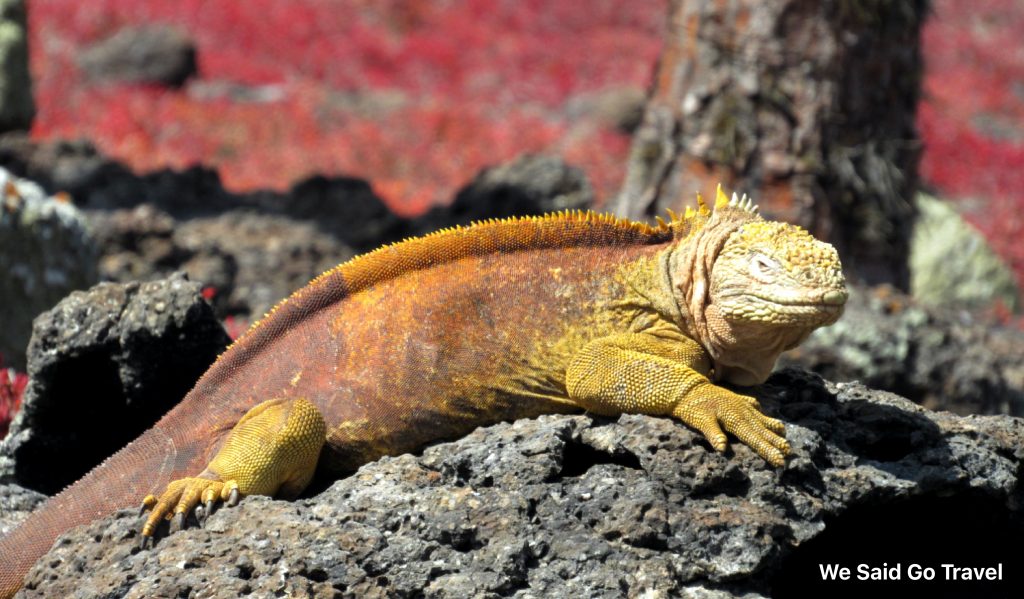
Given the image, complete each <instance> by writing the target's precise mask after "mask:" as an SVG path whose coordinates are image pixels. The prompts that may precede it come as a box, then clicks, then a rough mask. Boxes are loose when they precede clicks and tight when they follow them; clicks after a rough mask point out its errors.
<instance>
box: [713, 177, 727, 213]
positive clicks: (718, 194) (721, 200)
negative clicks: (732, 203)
mask: <svg viewBox="0 0 1024 599" xmlns="http://www.w3.org/2000/svg"><path fill="white" fill-rule="evenodd" d="M728 205H729V197H728V196H726V195H725V192H724V191H722V184H721V183H719V184H718V187H717V188H716V189H715V210H719V209H722V208H725V207H727V206H728Z"/></svg>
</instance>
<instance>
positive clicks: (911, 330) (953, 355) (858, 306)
mask: <svg viewBox="0 0 1024 599" xmlns="http://www.w3.org/2000/svg"><path fill="white" fill-rule="evenodd" d="M1021 356H1024V332H1021V331H1019V330H1016V329H1011V328H1006V327H997V326H992V325H991V324H990V323H986V322H983V321H981V320H978V319H976V318H974V317H972V316H971V315H970V314H969V313H967V312H964V311H957V310H943V309H939V308H929V307H925V306H921V305H920V304H918V303H916V302H914V300H912V299H911V298H909V297H907V296H906V295H904V294H902V293H900V292H898V291H895V290H893V289H892V288H888V287H880V288H876V289H864V288H861V287H857V288H853V289H851V295H850V299H849V301H847V303H846V312H845V313H844V314H843V317H842V318H841V319H840V320H839V322H837V323H836V324H834V325H832V326H830V327H826V328H823V329H818V330H817V331H815V332H814V333H813V334H812V335H811V337H810V338H809V339H808V340H807V341H805V342H804V343H803V344H801V345H800V346H799V347H798V348H796V349H795V350H793V351H791V352H788V353H786V354H783V356H782V359H781V360H780V361H779V363H780V365H782V366H785V365H799V366H802V367H804V368H809V369H811V370H813V371H815V372H817V373H818V374H820V375H822V376H823V377H825V378H827V379H829V380H834V381H852V380H859V381H861V382H863V383H864V384H865V385H868V386H869V387H872V388H875V389H885V390H887V391H892V392H894V393H897V394H899V395H902V396H903V397H907V398H909V399H911V400H913V401H915V402H917V403H920V404H923V405H925V406H926V407H929V408H932V409H936V410H950V411H952V412H956V413H958V414H1012V415H1015V416H1022V415H1024V360H1022V359H1021Z"/></svg>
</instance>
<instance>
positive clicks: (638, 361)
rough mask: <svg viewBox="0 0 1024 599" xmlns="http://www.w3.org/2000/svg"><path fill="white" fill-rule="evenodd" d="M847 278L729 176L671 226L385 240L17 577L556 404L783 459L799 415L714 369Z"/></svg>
mask: <svg viewBox="0 0 1024 599" xmlns="http://www.w3.org/2000/svg"><path fill="white" fill-rule="evenodd" d="M846 297H847V292H846V288H845V283H844V280H843V275H842V271H841V267H840V264H839V259H838V257H837V255H836V252H835V250H834V249H833V248H832V247H831V246H830V245H828V244H826V243H822V242H820V241H817V240H815V239H814V238H813V237H812V236H811V235H810V234H808V233H807V232H806V231H804V230H802V229H800V228H798V227H795V226H792V225H788V224H784V223H778V222H771V221H766V220H764V219H762V218H761V217H760V216H759V215H758V214H757V211H756V207H755V206H753V204H752V202H751V201H750V200H748V199H746V197H745V196H744V197H743V198H737V197H736V196H735V195H734V196H733V197H732V200H731V201H730V200H729V199H727V198H726V196H725V195H724V194H723V193H722V192H721V189H719V191H718V194H717V199H716V202H715V209H714V211H711V210H709V209H708V208H707V207H706V206H705V205H704V203H703V201H702V200H701V199H700V197H699V196H698V209H696V210H694V209H688V210H687V211H686V214H685V215H683V216H682V217H676V216H675V215H672V218H671V221H670V222H668V223H666V222H663V221H660V220H659V223H658V226H656V227H652V226H648V225H644V224H639V223H633V222H628V221H624V220H620V219H616V218H615V217H612V216H605V215H597V214H594V213H589V212H587V213H565V214H557V215H549V216H543V217H530V218H518V219H508V220H497V221H488V222H484V223H479V224H476V225H473V226H470V227H466V228H461V227H456V228H454V229H448V230H445V231H441V232H438V233H434V234H431V235H427V236H425V237H421V238H416V239H410V240H407V241H403V242H401V243H397V244H393V245H389V246H385V247H382V248H380V249H378V250H376V251H373V252H370V253H369V254H366V255H363V256H360V257H357V258H355V259H353V260H351V261H349V262H346V263H344V264H342V265H340V266H338V267H336V268H334V269H332V270H330V271H328V272H326V273H324V274H323V275H321V276H320V277H318V278H317V279H315V280H314V281H313V282H311V283H310V284H309V285H307V286H306V287H304V288H302V289H300V290H299V291H297V292H295V293H294V294H293V295H292V296H291V297H290V298H288V299H287V300H285V301H284V302H282V303H281V304H279V305H278V306H277V307H276V308H275V309H274V310H272V311H271V312H270V314H268V315H267V316H266V317H265V318H264V319H263V320H262V321H260V322H259V323H257V324H256V325H254V326H253V327H252V329H250V331H249V332H248V333H247V334H246V335H244V336H243V337H242V338H240V339H239V340H238V341H237V342H236V343H235V344H234V345H232V346H231V347H230V348H229V349H228V350H227V351H226V352H225V353H224V354H223V355H222V356H221V357H220V358H219V359H218V360H217V361H216V363H214V364H213V366H211V367H210V369H209V370H208V371H207V372H206V373H205V374H204V375H203V376H202V378H201V379H200V380H199V381H198V382H197V383H196V385H195V387H194V388H193V389H192V391H191V392H189V394H188V395H187V396H186V397H185V398H184V399H183V400H182V402H181V403H180V404H179V405H178V406H177V407H176V408H174V409H173V410H172V411H171V412H170V413H168V414H167V415H166V416H165V417H164V418H163V419H162V420H160V422H158V423H157V424H156V425H155V426H154V427H153V428H152V429H150V430H149V431H147V432H146V433H145V434H143V435H142V436H141V437H139V438H138V439H137V440H135V441H134V442H132V443H131V444H129V445H128V446H127V447H125V448H124V449H122V450H121V451H120V452H118V453H117V454H115V455H114V456H113V457H111V458H109V459H108V460H107V461H105V462H104V463H103V464H102V465H100V466H98V467H97V468H95V469H94V470H92V471H91V472H90V473H88V474H87V475H86V476H85V477H83V478H82V479H81V480H79V481H78V482H77V483H75V484H73V485H72V486H70V487H68V488H67V489H66V490H65V491H63V492H62V493H60V494H58V495H57V496H55V497H53V498H52V499H50V500H49V501H48V502H46V503H45V504H44V505H43V506H42V507H40V508H39V509H38V510H37V511H36V512H34V513H33V514H32V515H31V516H30V517H29V518H28V519H27V520H26V521H25V522H24V523H23V524H22V525H21V527H20V528H18V529H15V530H14V531H13V532H12V533H11V534H10V535H8V536H7V537H5V538H4V539H2V540H0V596H3V597H6V596H8V595H10V594H12V593H13V592H14V591H15V590H16V589H18V588H19V587H20V585H21V581H22V578H23V576H24V574H25V572H26V571H27V570H28V568H29V567H30V566H31V565H32V563H33V562H34V561H35V560H36V559H38V557H39V556H40V555H42V554H43V553H44V552H45V551H46V550H47V549H48V548H49V547H50V545H51V544H52V543H53V541H54V539H55V538H56V537H57V535H59V534H60V533H62V532H64V531H65V530H67V529H68V528H70V527H72V526H74V525H76V524H80V523H83V522H87V521H90V520H92V519H94V518H97V517H99V516H102V515H105V514H108V513H110V512H112V511H114V510H116V509H118V508H123V507H127V506H131V505H138V503H139V502H140V501H143V503H144V507H149V508H151V510H152V511H151V512H150V515H149V518H148V520H147V522H146V524H145V526H144V528H143V530H142V539H143V542H144V543H145V540H146V539H150V538H151V536H152V534H153V533H154V532H155V530H156V528H157V526H158V525H159V524H160V523H161V522H163V521H164V520H165V519H166V518H171V516H172V514H175V515H176V516H174V518H173V519H174V520H176V521H177V522H176V524H177V525H181V523H182V521H183V520H184V516H185V514H187V513H189V512H190V511H191V510H193V509H194V508H196V506H200V505H201V506H202V507H203V508H204V509H205V513H209V510H211V509H212V508H213V507H214V503H215V502H217V501H221V500H225V501H227V502H228V503H234V502H236V501H237V500H238V498H239V497H240V496H244V495H249V494H266V495H274V494H277V495H280V496H294V495H296V494H297V493H299V492H301V491H302V489H303V488H304V487H305V486H306V484H307V483H308V482H309V480H310V478H311V477H312V476H313V473H314V470H315V469H316V468H317V463H318V460H319V464H320V466H319V468H320V469H321V470H322V471H323V472H325V473H330V474H331V475H337V474H339V473H344V472H350V471H352V470H354V469H356V468H358V467H359V466H360V465H361V464H365V463H366V462H368V461H371V460H374V459H376V458H378V457H380V456H383V455H391V454H399V453H402V452H407V451H410V450H414V449H417V448H419V447H421V446H423V445H424V444H426V443H429V442H431V441H436V440H439V439H446V438H452V437H457V436H459V435H463V434H466V433H468V432H469V431H471V430H472V429H473V428H475V427H477V426H481V425H485V424H490V423H495V422H498V421H502V420H513V419H516V418H524V417H531V416H536V415H539V414H544V413H554V412H570V411H576V410H581V409H585V410H589V411H591V412H594V413H598V414H606V415H617V414H622V413H627V412H629V413H643V414H654V415H665V416H672V417H674V418H677V419H679V420H681V421H683V422H684V423H686V424H688V425H690V426H692V427H694V428H696V429H697V430H699V431H700V432H701V433H703V434H704V436H705V437H706V438H707V440H708V441H709V442H710V444H711V447H713V448H714V449H715V450H717V451H724V450H725V449H726V432H728V433H731V434H733V435H735V436H736V438H738V439H739V440H740V441H742V442H743V443H745V444H747V445H749V446H750V447H751V448H753V449H754V450H755V451H756V452H757V453H758V454H760V455H761V456H763V457H764V459H766V460H767V461H768V462H770V463H771V464H772V465H775V466H781V465H783V464H784V462H785V456H786V455H787V454H788V453H789V451H790V448H789V445H788V444H787V443H786V440H785V438H784V437H783V435H784V432H785V429H784V426H783V424H782V423H781V422H779V421H778V420H775V419H773V418H769V417H767V416H765V415H763V414H762V413H761V412H760V410H759V408H758V405H757V402H756V401H755V400H754V399H753V398H751V397H747V396H745V395H740V394H737V393H735V392H733V391H730V390H728V389H726V388H724V387H721V386H719V385H718V384H716V383H719V382H726V383H733V384H737V385H753V384H758V383H761V382H763V381H764V380H765V379H766V378H767V377H768V374H769V372H770V371H771V369H772V366H773V365H774V364H775V361H776V359H777V358H778V356H779V354H781V353H782V352H783V351H785V350H787V349H790V348H792V347H794V346H795V345H797V344H798V343H800V342H801V341H802V340H803V339H804V338H805V337H807V335H808V334H809V333H810V332H811V331H812V330H813V329H815V328H817V327H820V326H823V325H827V324H831V323H832V322H835V320H836V319H837V318H838V317H839V315H840V314H841V312H842V308H843V305H844V303H845V301H846ZM325 440H326V442H325ZM143 498H145V499H144V500H143Z"/></svg>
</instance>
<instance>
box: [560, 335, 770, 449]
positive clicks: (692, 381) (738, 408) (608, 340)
mask: <svg viewBox="0 0 1024 599" xmlns="http://www.w3.org/2000/svg"><path fill="white" fill-rule="evenodd" d="M710 369H711V364H710V361H709V360H708V357H707V354H706V353H705V352H704V350H703V349H702V348H701V347H700V345H699V344H697V342H695V341H693V340H692V339H689V338H688V337H686V336H684V335H682V334H680V333H678V332H675V331H671V330H669V329H667V328H666V329H662V330H658V331H654V332H645V333H623V334H618V335H611V336H608V337H602V338H600V339H595V340H594V341H591V342H590V343H588V344H587V345H586V346H585V347H584V348H583V349H582V350H580V352H579V353H578V354H577V355H576V356H575V357H574V359H573V361H572V363H571V364H570V365H569V368H568V370H567V371H566V388H567V389H568V392H569V398H570V399H572V400H573V401H574V402H576V403H577V404H579V405H580V406H581V407H583V408H585V409H587V410H590V411H591V412H595V413H598V414H606V415H618V414H623V413H634V414H650V415H655V416H674V417H675V418H678V419H679V420H682V421H683V422H685V423H686V424H688V425H690V426H692V427H693V428H695V429H697V430H699V431H700V432H701V433H703V434H704V436H705V437H706V438H707V440H708V441H709V442H710V443H711V446H712V447H714V448H715V450H716V451H725V449H726V447H727V442H726V436H725V432H724V431H723V430H722V429H723V428H724V429H725V431H728V432H730V433H732V434H733V435H736V437H737V438H738V439H739V440H740V441H742V442H744V443H746V444H747V445H748V446H750V447H751V448H752V449H753V450H754V451H756V452H757V453H758V454H759V455H760V456H761V457H763V458H764V459H766V460H768V462H770V463H771V464H772V465H773V466H782V465H783V464H785V461H786V455H787V454H789V451H790V448H789V444H788V443H787V442H786V439H785V438H784V437H783V436H782V435H784V434H785V431H786V429H785V426H784V425H783V424H782V422H780V421H778V420H776V419H774V418H769V417H768V416H765V415H764V414H762V413H761V412H760V406H758V403H757V400H756V399H754V398H753V397H748V396H746V395H740V394H738V393H733V392H732V391H730V390H728V389H725V388H724V387H719V386H717V385H715V384H713V383H712V382H711V381H710V380H709V379H708V377H707V374H708V372H709V371H710Z"/></svg>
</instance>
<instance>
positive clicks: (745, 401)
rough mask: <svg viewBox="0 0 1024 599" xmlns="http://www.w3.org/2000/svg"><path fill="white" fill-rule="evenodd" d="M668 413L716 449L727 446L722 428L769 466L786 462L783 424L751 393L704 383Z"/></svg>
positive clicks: (787, 453) (786, 446) (722, 448)
mask: <svg viewBox="0 0 1024 599" xmlns="http://www.w3.org/2000/svg"><path fill="white" fill-rule="evenodd" d="M672 415H673V416H675V417H676V418H679V419H680V420H682V421H683V422H685V423H686V424H688V425H690V426H692V427H694V428H695V429H697V430H699V431H700V432H701V433H703V434H704V436H705V437H706V438H707V440H708V442H709V443H711V446H712V447H714V448H715V450H716V451H720V452H721V451H725V450H726V449H727V448H728V442H727V440H726V436H725V432H723V430H722V429H723V428H724V429H725V431H728V432H730V433H732V434H733V435H735V436H736V438H737V439H739V440H740V441H742V442H743V443H745V444H746V445H747V446H749V447H750V448H751V449H753V450H754V451H756V452H757V454H758V455H760V456H761V457H762V458H764V459H765V460H767V461H768V463H770V464H771V465H772V466H783V465H785V463H786V456H787V455H789V452H790V447H789V443H787V442H786V439H785V437H784V436H783V435H785V434H786V426H785V425H784V424H783V423H782V422H781V421H779V420H776V419H774V418H770V417H768V416H765V415H764V414H762V413H761V406H760V405H759V404H758V402H757V400H756V399H754V398H753V397H749V396H747V395H740V394H738V393H733V392H732V391H729V390H728V389H724V388H722V387H718V386H716V385H712V384H707V385H704V386H702V387H701V388H699V389H695V390H694V391H693V392H691V394H689V395H687V397H686V400H684V401H681V402H679V404H678V405H677V406H676V407H675V409H674V410H673V412H672Z"/></svg>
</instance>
